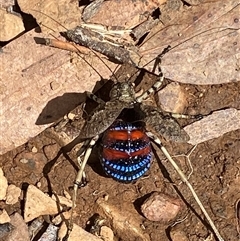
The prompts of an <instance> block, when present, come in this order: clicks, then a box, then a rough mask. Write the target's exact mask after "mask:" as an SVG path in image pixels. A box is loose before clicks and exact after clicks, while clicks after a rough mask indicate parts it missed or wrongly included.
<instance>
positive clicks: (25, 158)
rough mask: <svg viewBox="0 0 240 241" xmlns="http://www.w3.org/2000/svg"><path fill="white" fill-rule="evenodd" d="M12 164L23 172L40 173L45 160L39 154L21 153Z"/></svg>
mask: <svg viewBox="0 0 240 241" xmlns="http://www.w3.org/2000/svg"><path fill="white" fill-rule="evenodd" d="M14 162H15V163H16V165H17V166H19V167H20V168H22V169H23V170H24V171H29V172H33V173H42V171H43V168H44V166H45V164H46V163H47V158H46V156H45V155H44V154H43V153H39V152H36V153H35V152H22V153H20V154H18V155H17V156H16V157H15V158H14Z"/></svg>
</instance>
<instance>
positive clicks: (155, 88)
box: [136, 74, 164, 103]
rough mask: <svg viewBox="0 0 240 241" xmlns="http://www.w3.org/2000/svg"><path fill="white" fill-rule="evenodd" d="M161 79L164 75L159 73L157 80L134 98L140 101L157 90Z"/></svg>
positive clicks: (161, 81)
mask: <svg viewBox="0 0 240 241" xmlns="http://www.w3.org/2000/svg"><path fill="white" fill-rule="evenodd" d="M163 80H164V76H163V75H162V74H161V75H160V78H159V80H158V81H157V82H156V83H155V84H154V85H153V86H152V87H151V88H149V89H148V90H147V91H145V92H144V93H143V94H142V95H140V96H138V97H137V98H136V100H137V102H138V103H141V102H142V101H143V100H146V99H147V98H148V96H149V95H150V94H152V93H155V92H157V91H158V90H159V89H160V87H161V85H162V83H163Z"/></svg>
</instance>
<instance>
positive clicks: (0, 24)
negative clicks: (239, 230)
mask: <svg viewBox="0 0 240 241" xmlns="http://www.w3.org/2000/svg"><path fill="white" fill-rule="evenodd" d="M0 19H1V21H0V29H1V34H0V41H9V40H11V39H12V38H14V37H16V36H17V35H18V34H20V33H22V32H23V31H24V30H25V29H24V25H23V21H22V19H21V18H19V17H18V16H16V15H13V14H9V13H7V11H6V10H4V9H1V8H0Z"/></svg>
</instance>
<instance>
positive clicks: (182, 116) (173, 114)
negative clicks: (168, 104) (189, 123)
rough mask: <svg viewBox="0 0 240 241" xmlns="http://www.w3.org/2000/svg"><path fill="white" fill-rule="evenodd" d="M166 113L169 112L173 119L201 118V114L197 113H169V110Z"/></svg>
mask: <svg viewBox="0 0 240 241" xmlns="http://www.w3.org/2000/svg"><path fill="white" fill-rule="evenodd" d="M167 113H168V114H170V115H171V116H172V117H173V118H175V119H196V120H200V119H202V118H203V115H201V114H198V115H184V114H178V113H170V112H167Z"/></svg>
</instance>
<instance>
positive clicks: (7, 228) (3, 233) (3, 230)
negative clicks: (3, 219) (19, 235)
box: [0, 223, 14, 241]
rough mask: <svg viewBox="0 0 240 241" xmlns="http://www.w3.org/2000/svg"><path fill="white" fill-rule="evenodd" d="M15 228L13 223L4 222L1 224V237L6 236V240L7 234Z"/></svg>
mask: <svg viewBox="0 0 240 241" xmlns="http://www.w3.org/2000/svg"><path fill="white" fill-rule="evenodd" d="M13 229H14V227H13V226H12V224H11V223H3V224H0V239H1V240H2V238H4V241H5V240H6V238H7V236H8V235H9V234H10V233H11V231H12V230H13Z"/></svg>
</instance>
